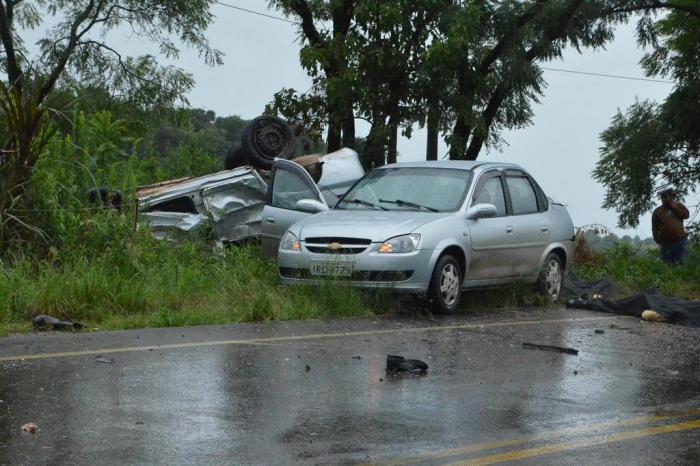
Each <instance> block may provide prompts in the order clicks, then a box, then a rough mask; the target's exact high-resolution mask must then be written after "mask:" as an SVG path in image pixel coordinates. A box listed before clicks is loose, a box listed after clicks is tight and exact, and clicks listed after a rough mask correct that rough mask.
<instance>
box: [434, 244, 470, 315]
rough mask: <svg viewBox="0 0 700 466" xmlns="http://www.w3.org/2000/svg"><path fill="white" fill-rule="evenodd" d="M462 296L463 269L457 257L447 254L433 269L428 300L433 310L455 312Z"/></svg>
mask: <svg viewBox="0 0 700 466" xmlns="http://www.w3.org/2000/svg"><path fill="white" fill-rule="evenodd" d="M461 297H462V270H461V268H460V267H459V263H458V262H457V259H455V258H454V257H452V256H450V255H449V254H446V255H444V256H442V257H441V258H440V259H439V260H438V262H437V264H436V265H435V270H433V276H432V278H431V280H430V287H429V288H428V301H429V303H430V307H431V308H432V310H433V311H435V312H439V313H449V314H451V313H453V312H455V311H456V310H457V308H458V307H459V301H460V299H461Z"/></svg>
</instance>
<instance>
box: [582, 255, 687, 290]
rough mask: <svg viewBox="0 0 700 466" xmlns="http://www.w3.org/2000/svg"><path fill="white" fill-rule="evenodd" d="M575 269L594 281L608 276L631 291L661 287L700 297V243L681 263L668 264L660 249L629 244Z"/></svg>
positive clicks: (596, 257) (593, 258)
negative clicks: (642, 249)
mask: <svg viewBox="0 0 700 466" xmlns="http://www.w3.org/2000/svg"><path fill="white" fill-rule="evenodd" d="M574 271H575V272H576V273H577V274H578V275H580V276H581V277H582V278H585V279H590V280H595V279H598V278H604V277H607V278H609V279H611V280H613V281H614V282H615V283H616V284H617V285H619V286H620V287H622V288H623V289H625V290H626V291H628V292H639V291H648V290H653V289H656V288H658V289H660V290H661V292H662V293H664V294H666V295H669V296H678V297H681V298H685V299H693V300H699V299H700V245H695V246H693V247H691V250H690V254H689V257H688V260H687V261H686V262H685V263H684V264H681V265H668V264H665V263H664V262H662V261H661V260H660V258H659V253H658V251H649V252H635V251H634V250H633V249H632V248H631V247H630V246H629V245H617V246H615V247H613V248H612V249H610V250H609V251H607V252H597V253H594V254H593V255H592V257H591V258H590V259H589V260H587V261H586V262H584V263H577V264H575V266H574Z"/></svg>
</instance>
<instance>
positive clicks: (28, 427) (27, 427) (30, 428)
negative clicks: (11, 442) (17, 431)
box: [22, 422, 39, 434]
mask: <svg viewBox="0 0 700 466" xmlns="http://www.w3.org/2000/svg"><path fill="white" fill-rule="evenodd" d="M38 430H39V426H38V425H36V424H34V423H33V422H28V423H26V424H24V425H23V426H22V432H29V433H30V434H36V432H37V431H38Z"/></svg>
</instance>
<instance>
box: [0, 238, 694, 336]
mask: <svg viewBox="0 0 700 466" xmlns="http://www.w3.org/2000/svg"><path fill="white" fill-rule="evenodd" d="M131 235H132V236H131V237H129V238H122V237H121V236H120V235H116V236H114V237H113V239H114V242H111V243H110V242H108V241H106V242H105V241H103V242H100V244H102V246H103V247H97V246H95V245H88V246H86V247H85V248H83V249H80V248H78V247H72V248H65V249H62V250H55V249H52V250H51V251H49V253H48V254H46V255H45V258H44V259H41V260H40V259H37V258H36V257H35V256H20V257H15V258H13V259H6V260H4V261H3V260H0V336H4V335H8V334H13V333H25V332H28V331H30V330H31V318H32V317H34V316H36V315H38V314H48V315H51V316H53V317H57V318H60V319H64V320H71V321H76V322H81V323H83V324H84V325H86V327H87V328H89V329H100V330H121V329H135V328H145V327H175V326H194V325H204V324H225V323H236V322H260V321H269V320H299V319H324V318H343V317H359V316H370V315H379V314H389V315H391V314H396V313H398V312H400V311H402V310H403V311H408V312H413V313H417V314H420V313H422V312H425V311H424V307H423V305H424V303H423V302H421V301H420V300H417V299H415V298H412V297H407V298H398V297H397V296H396V295H394V294H392V293H390V292H387V291H386V290H384V291H381V290H378V291H361V290H357V289H353V288H349V287H342V286H337V285H334V284H333V283H331V282H329V283H328V284H324V285H322V286H320V287H291V288H285V287H281V286H279V285H278V282H277V274H276V270H275V266H274V264H273V263H272V262H271V261H269V260H266V259H264V258H263V257H261V255H260V252H259V249H257V248H255V247H246V248H230V249H224V250H221V251H218V252H212V249H211V247H210V246H207V245H206V244H205V243H204V242H197V241H195V242H192V243H187V244H172V243H168V242H163V241H157V240H154V239H153V238H151V237H150V235H148V233H147V232H145V231H137V232H136V233H133V231H132V232H131ZM574 271H575V272H576V273H577V274H578V275H579V276H581V277H582V278H584V279H597V278H602V277H608V278H610V279H612V280H613V281H615V282H616V283H617V284H618V285H619V286H620V287H621V288H623V289H625V290H626V291H629V292H637V291H645V290H648V289H653V288H660V289H661V291H662V292H663V293H665V294H667V295H674V296H679V297H682V298H686V299H700V247H696V248H695V249H694V250H693V251H692V253H691V255H690V258H689V260H688V262H687V263H686V264H684V265H682V266H677V267H672V266H668V265H666V264H664V263H662V262H661V261H660V260H659V259H658V257H657V256H656V255H655V254H650V253H641V254H639V253H635V252H634V251H632V250H631V249H630V248H627V247H624V246H620V247H616V248H613V249H612V250H610V251H609V252H605V253H596V254H593V255H592V256H591V257H589V260H587V261H586V262H584V263H580V262H579V263H577V264H575V266H574ZM409 301H410V302H409ZM547 305H548V301H547V299H546V298H544V297H543V296H541V295H540V294H538V293H537V292H536V291H535V290H534V287H533V286H532V285H529V284H525V283H516V284H514V285H512V286H510V287H507V288H501V289H494V290H486V291H479V292H475V291H472V292H467V293H464V295H463V303H462V308H461V311H460V312H463V313H469V312H470V309H502V308H516V307H532V306H537V307H542V306H547Z"/></svg>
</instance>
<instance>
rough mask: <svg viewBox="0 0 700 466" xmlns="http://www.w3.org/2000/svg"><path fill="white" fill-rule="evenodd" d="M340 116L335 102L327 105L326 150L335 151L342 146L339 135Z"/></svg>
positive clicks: (340, 126)
mask: <svg viewBox="0 0 700 466" xmlns="http://www.w3.org/2000/svg"><path fill="white" fill-rule="evenodd" d="M341 123H342V118H340V115H339V112H338V108H337V106H336V105H335V103H332V104H331V105H329V109H328V139H327V141H326V145H327V146H328V148H327V151H328V152H329V153H330V152H335V151H337V150H338V149H340V148H341V147H342V140H341V137H340V134H341V128H342V125H341Z"/></svg>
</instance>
